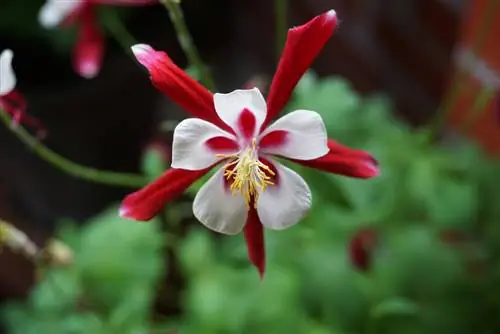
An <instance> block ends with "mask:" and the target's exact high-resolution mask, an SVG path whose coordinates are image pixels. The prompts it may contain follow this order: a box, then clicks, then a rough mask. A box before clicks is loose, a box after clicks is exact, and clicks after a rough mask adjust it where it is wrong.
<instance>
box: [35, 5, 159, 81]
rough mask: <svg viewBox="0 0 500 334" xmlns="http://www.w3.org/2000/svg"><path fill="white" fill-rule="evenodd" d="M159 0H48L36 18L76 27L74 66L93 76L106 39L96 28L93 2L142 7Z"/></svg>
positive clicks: (49, 24)
mask: <svg viewBox="0 0 500 334" xmlns="http://www.w3.org/2000/svg"><path fill="white" fill-rule="evenodd" d="M157 2H158V0H47V1H46V3H45V4H44V5H43V6H42V8H41V9H40V12H39V16H38V20H39V21H40V24H41V25H42V26H43V27H45V28H54V27H56V26H59V25H63V26H70V25H73V24H75V25H77V26H78V37H77V41H76V45H75V47H74V49H73V67H74V69H75V71H76V72H77V73H78V74H79V75H81V76H82V77H84V78H87V79H91V78H93V77H95V76H96V75H97V74H98V73H99V71H100V69H101V64H102V59H103V56H104V49H105V38H104V35H103V33H102V31H101V29H100V28H99V24H98V22H97V17H96V13H95V7H96V5H115V6H141V5H148V4H154V3H157Z"/></svg>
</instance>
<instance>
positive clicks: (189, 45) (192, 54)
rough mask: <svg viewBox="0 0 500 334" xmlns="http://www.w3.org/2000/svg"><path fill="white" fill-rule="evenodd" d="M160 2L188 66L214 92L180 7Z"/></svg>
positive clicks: (169, 0)
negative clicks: (166, 12)
mask: <svg viewBox="0 0 500 334" xmlns="http://www.w3.org/2000/svg"><path fill="white" fill-rule="evenodd" d="M160 2H161V3H162V4H163V5H164V6H165V8H166V9H167V10H168V13H169V16H170V20H171V21H172V24H173V25H174V29H175V31H176V33H177V40H178V41H179V44H180V45H181V48H182V49H183V50H184V53H185V54H186V56H187V58H188V61H189V64H190V65H191V66H194V67H196V68H197V69H198V71H199V73H200V76H201V81H202V83H203V84H204V85H205V86H206V87H207V88H208V89H209V90H211V91H215V90H216V89H215V82H214V80H213V78H212V76H211V75H210V73H209V71H208V69H207V68H206V67H205V65H204V64H203V61H202V60H201V57H200V53H199V52H198V49H197V48H196V45H195V44H194V42H193V38H192V37H191V34H190V33H189V29H188V28H187V25H186V22H185V20H184V13H183V11H182V7H181V5H180V1H179V0H160Z"/></svg>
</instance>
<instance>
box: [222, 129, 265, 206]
mask: <svg viewBox="0 0 500 334" xmlns="http://www.w3.org/2000/svg"><path fill="white" fill-rule="evenodd" d="M217 156H218V157H224V158H234V160H232V161H231V162H229V163H227V164H226V165H224V167H223V168H224V176H225V177H226V179H227V180H230V183H231V185H230V187H229V189H230V190H231V192H232V194H233V195H237V194H241V196H243V197H244V198H245V201H246V203H247V205H250V201H251V200H252V198H253V199H254V205H256V203H257V199H258V197H259V194H260V192H262V191H264V190H266V188H267V187H268V186H270V185H274V183H273V182H272V181H271V178H272V176H274V175H275V173H274V172H273V171H272V170H271V168H269V167H268V166H267V165H265V164H263V163H262V162H260V160H259V155H258V152H257V140H256V139H255V138H254V139H253V140H252V144H251V145H250V146H249V147H248V148H246V149H245V150H244V151H241V152H239V153H236V154H230V155H225V154H218V155H217Z"/></svg>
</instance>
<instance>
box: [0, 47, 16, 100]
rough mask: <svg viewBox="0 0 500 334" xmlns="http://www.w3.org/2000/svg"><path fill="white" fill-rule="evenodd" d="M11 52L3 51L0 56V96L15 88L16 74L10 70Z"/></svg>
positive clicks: (12, 54)
mask: <svg viewBox="0 0 500 334" xmlns="http://www.w3.org/2000/svg"><path fill="white" fill-rule="evenodd" d="M13 57H14V52H12V50H4V51H3V52H2V54H0V96H2V95H7V94H9V93H10V92H11V91H13V90H14V88H15V87H16V74H15V73H14V69H13V68H12V58H13Z"/></svg>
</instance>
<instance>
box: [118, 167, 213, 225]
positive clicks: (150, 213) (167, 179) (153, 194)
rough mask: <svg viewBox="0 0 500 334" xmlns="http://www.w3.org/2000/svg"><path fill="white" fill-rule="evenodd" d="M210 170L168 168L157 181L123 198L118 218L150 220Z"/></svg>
mask: <svg viewBox="0 0 500 334" xmlns="http://www.w3.org/2000/svg"><path fill="white" fill-rule="evenodd" d="M210 169H211V168H207V169H203V170H197V171H188V170H184V169H176V168H170V169H169V170H167V171H166V172H165V173H164V174H163V175H162V176H160V177H159V178H158V179H156V180H155V181H153V182H152V183H150V184H149V185H148V186H146V187H144V188H142V189H141V190H139V191H136V192H135V193H132V194H130V195H128V196H127V197H125V199H124V200H123V202H122V204H121V206H120V216H122V217H126V218H132V219H135V220H140V221H146V220H150V219H151V218H153V217H154V216H156V215H157V214H158V212H159V211H160V210H161V209H162V208H163V207H164V206H165V204H167V202H169V201H171V200H173V199H175V198H176V197H178V196H179V195H181V194H182V193H183V192H184V190H186V189H187V187H189V186H190V185H191V184H193V183H194V182H195V181H196V180H198V179H199V178H200V177H202V176H203V175H205V174H206V173H208V172H209V171H210Z"/></svg>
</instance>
